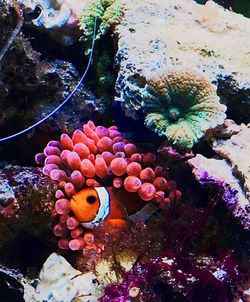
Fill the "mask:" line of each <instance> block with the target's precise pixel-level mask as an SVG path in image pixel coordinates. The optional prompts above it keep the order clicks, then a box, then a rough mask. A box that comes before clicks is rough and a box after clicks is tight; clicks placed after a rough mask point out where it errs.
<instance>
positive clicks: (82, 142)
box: [36, 121, 181, 250]
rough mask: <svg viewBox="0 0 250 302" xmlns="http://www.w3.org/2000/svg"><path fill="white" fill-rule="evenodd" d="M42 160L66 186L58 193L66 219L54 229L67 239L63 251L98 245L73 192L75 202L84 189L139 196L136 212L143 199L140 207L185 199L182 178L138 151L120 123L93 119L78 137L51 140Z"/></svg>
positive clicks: (60, 211) (59, 208)
mask: <svg viewBox="0 0 250 302" xmlns="http://www.w3.org/2000/svg"><path fill="white" fill-rule="evenodd" d="M36 161H37V163H39V164H42V163H44V168H43V173H44V174H45V175H46V176H49V177H50V178H51V179H53V180H55V181H57V182H58V183H59V185H60V187H61V189H60V190H57V192H56V194H55V196H56V198H57V202H56V205H55V209H56V211H57V213H58V214H59V215H60V222H59V223H58V224H57V225H56V226H55V227H54V233H55V235H56V236H58V237H62V238H61V239H60V240H59V243H58V244H59V246H60V248H63V249H65V248H68V247H70V248H71V249H73V250H78V249H82V248H83V247H84V246H86V245H89V246H91V245H92V246H93V240H94V238H93V236H92V237H91V236H90V237H89V231H88V232H87V233H86V229H84V228H83V226H82V225H81V224H79V221H78V220H77V219H75V218H76V217H74V216H75V214H74V213H72V211H71V204H72V203H71V201H70V200H71V198H72V196H73V198H74V202H75V200H77V199H78V195H79V194H82V193H81V192H80V191H81V190H82V189H83V188H88V187H101V186H102V187H106V188H109V187H110V189H109V194H111V199H112V196H116V198H117V199H118V201H121V199H124V198H125V199H126V198H128V200H126V201H125V203H128V204H129V203H131V202H132V199H133V200H134V204H133V206H131V212H132V213H133V212H134V211H136V207H137V206H136V204H137V200H138V206H139V205H140V207H142V206H143V205H144V202H143V201H149V200H152V201H154V202H155V203H156V204H159V205H160V207H162V208H164V207H165V206H166V205H167V204H169V203H170V202H171V201H176V200H180V198H181V192H180V191H179V190H177V189H176V182H175V181H173V180H167V179H166V172H165V171H164V169H163V167H161V166H158V165H157V159H156V156H155V155H154V154H153V153H146V154H141V153H138V151H137V148H136V146H135V145H134V144H132V143H129V142H128V141H127V140H126V139H125V138H123V137H122V134H121V133H120V132H119V131H118V129H117V127H116V126H111V127H109V128H105V127H103V126H97V127H96V126H95V125H94V123H93V122H92V121H89V122H88V123H87V124H85V125H83V131H82V130H80V129H78V130H75V132H74V133H73V135H72V138H71V137H70V136H68V135H67V134H62V135H61V138H60V142H59V141H51V142H49V143H48V145H47V147H46V148H45V149H44V152H43V153H39V154H37V155H36ZM112 188H113V189H112ZM124 189H125V192H124V191H123V190H124ZM78 192H79V194H78ZM119 192H120V193H119ZM126 192H127V193H126ZM77 194H78V195H77ZM112 194H113V195H112ZM138 196H139V197H140V198H139V197H138ZM79 197H80V195H79ZM75 198H76V199H75ZM111 202H112V200H111ZM145 204H146V203H145ZM128 213H129V211H128ZM95 215H96V214H95ZM89 243H90V244H89Z"/></svg>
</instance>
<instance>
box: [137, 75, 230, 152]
mask: <svg viewBox="0 0 250 302" xmlns="http://www.w3.org/2000/svg"><path fill="white" fill-rule="evenodd" d="M146 80H147V84H146V86H145V88H144V92H143V94H142V96H143V103H142V106H143V110H144V113H145V114H146V116H145V124H146V126H147V127H148V128H151V129H152V130H154V131H155V132H157V133H158V134H159V135H161V136H166V137H167V138H168V140H169V141H170V142H172V143H173V144H176V145H177V146H179V147H181V148H192V146H193V145H194V144H195V143H197V142H198V141H199V139H200V138H201V137H203V136H204V134H205V132H206V131H207V130H208V129H211V128H214V127H216V126H217V125H219V124H222V123H223V121H224V119H225V118H226V115H225V111H226V106H224V105H222V104H221V103H220V102H219V97H218V96H217V94H216V89H215V86H214V85H212V84H211V83H210V81H209V80H208V79H207V78H205V77H204V76H203V75H199V74H197V73H196V72H193V71H191V70H174V71H168V70H159V71H157V72H154V73H152V74H151V75H149V76H148V77H147V79H146Z"/></svg>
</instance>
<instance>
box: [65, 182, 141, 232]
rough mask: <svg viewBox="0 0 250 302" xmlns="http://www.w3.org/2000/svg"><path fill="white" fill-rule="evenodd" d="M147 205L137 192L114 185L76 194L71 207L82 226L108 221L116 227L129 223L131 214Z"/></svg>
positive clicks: (89, 227) (88, 227) (89, 226)
mask: <svg viewBox="0 0 250 302" xmlns="http://www.w3.org/2000/svg"><path fill="white" fill-rule="evenodd" d="M143 206H145V201H143V200H141V199H140V198H139V196H138V194H136V193H130V192H127V191H126V190H125V189H116V188H113V187H95V188H86V189H83V190H81V191H79V192H78V193H76V194H74V195H73V196H72V198H71V200H70V208H71V210H72V212H73V213H74V215H75V217H76V218H77V219H78V220H79V221H80V223H81V224H82V226H84V227H85V228H87V229H92V228H94V227H95V226H97V225H99V224H100V223H102V222H105V221H107V222H108V223H109V224H111V225H112V226H115V227H123V226H125V225H126V224H127V219H128V217H129V215H131V214H134V213H136V212H138V211H139V210H140V209H142V207H143Z"/></svg>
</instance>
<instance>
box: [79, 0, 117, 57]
mask: <svg viewBox="0 0 250 302" xmlns="http://www.w3.org/2000/svg"><path fill="white" fill-rule="evenodd" d="M122 14H123V12H122V4H121V2H120V0H97V1H96V0H91V1H90V2H89V3H88V5H87V6H86V8H85V10H84V12H83V14H82V15H81V16H80V28H81V29H83V30H84V36H83V40H84V41H85V42H87V43H88V42H90V41H91V40H92V38H93V36H94V28H95V18H96V17H97V25H98V27H97V29H98V32H97V38H99V37H100V36H101V35H102V34H104V33H105V32H106V31H107V30H108V29H109V28H110V27H112V26H113V25H116V24H118V23H119V22H120V19H121V17H122ZM88 47H89V45H88V44H87V47H86V48H87V51H86V53H88Z"/></svg>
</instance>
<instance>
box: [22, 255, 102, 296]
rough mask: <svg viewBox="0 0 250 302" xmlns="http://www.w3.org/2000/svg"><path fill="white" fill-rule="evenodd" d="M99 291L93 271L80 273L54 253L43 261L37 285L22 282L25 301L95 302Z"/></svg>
mask: <svg viewBox="0 0 250 302" xmlns="http://www.w3.org/2000/svg"><path fill="white" fill-rule="evenodd" d="M100 293H101V291H100V289H99V288H98V282H97V280H96V277H95V275H94V274H93V273H91V272H89V273H85V274H83V273H81V272H80V271H78V270H76V269H74V268H73V267H72V266H71V265H70V264H69V263H68V262H67V261H66V260H65V259H64V258H63V257H62V256H59V255H57V254H55V253H53V254H51V255H50V256H49V257H48V259H47V260H46V262H45V263H44V265H43V268H42V270H41V272H40V274H39V280H38V285H37V287H36V288H32V287H31V285H30V284H24V300H25V301H26V302H36V301H51V302H61V301H63V302H71V301H72V302H95V301H98V296H99V295H100Z"/></svg>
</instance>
